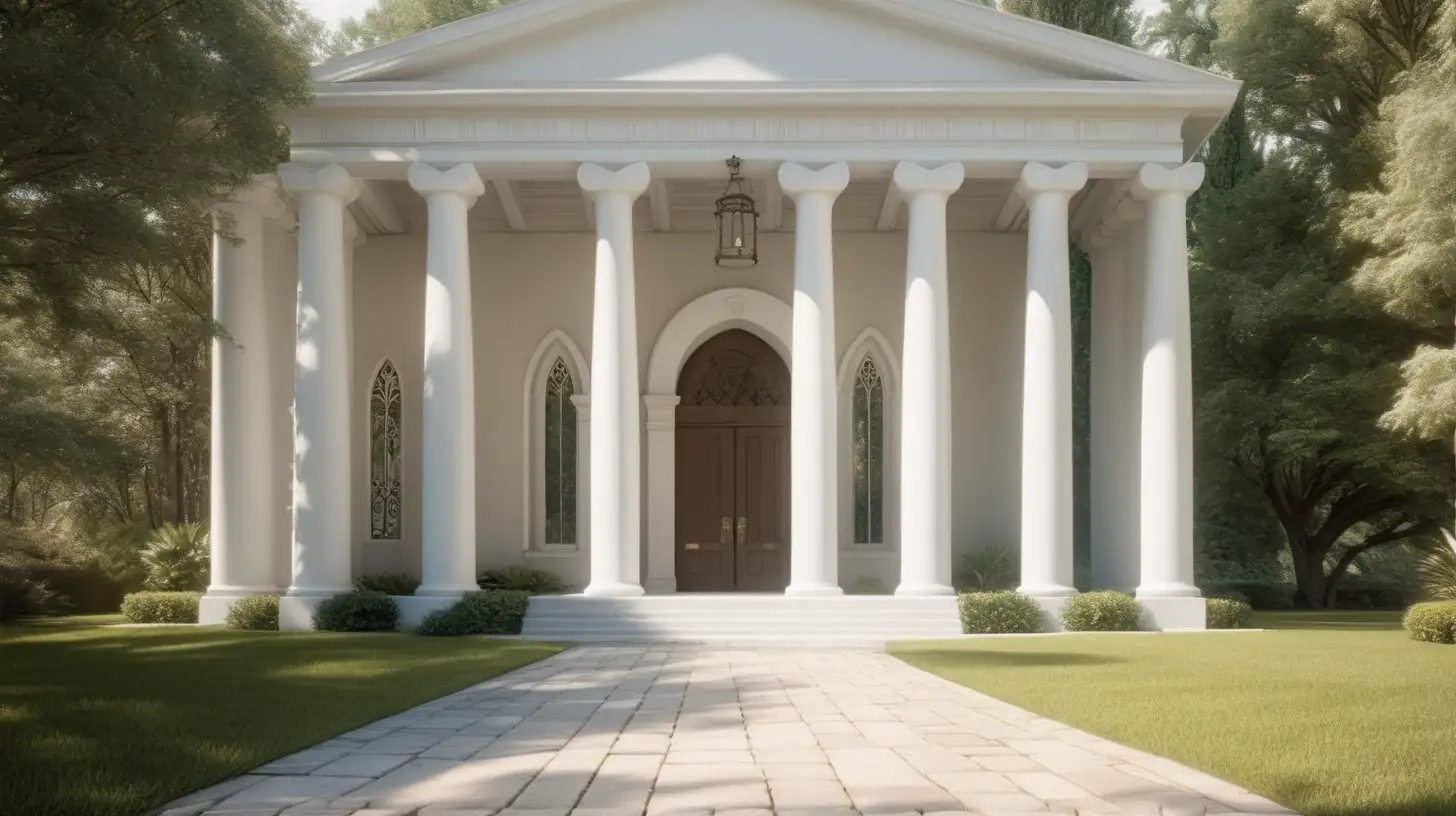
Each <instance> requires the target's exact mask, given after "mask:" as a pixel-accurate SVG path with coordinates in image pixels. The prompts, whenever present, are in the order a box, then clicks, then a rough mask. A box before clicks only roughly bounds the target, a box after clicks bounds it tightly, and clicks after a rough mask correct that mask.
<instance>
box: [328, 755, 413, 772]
mask: <svg viewBox="0 0 1456 816" xmlns="http://www.w3.org/2000/svg"><path fill="white" fill-rule="evenodd" d="M408 761H409V757H407V756H398V755H396V754H349V755H348V756H344V757H340V758H339V759H336V760H334V761H333V762H330V763H329V764H327V765H325V766H323V767H322V768H319V769H318V770H316V771H314V772H313V775H314V776H368V777H374V778H378V777H381V776H384V775H385V774H387V773H389V772H390V771H392V770H394V769H395V768H398V767H399V766H401V765H403V764H405V763H406V762H408Z"/></svg>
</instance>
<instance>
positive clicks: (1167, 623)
mask: <svg viewBox="0 0 1456 816" xmlns="http://www.w3.org/2000/svg"><path fill="white" fill-rule="evenodd" d="M1137 600H1138V605H1139V606H1141V607H1142V608H1143V617H1142V628H1143V629H1147V630H1149V631H1153V632H1173V631H1180V630H1181V631H1202V630H1204V629H1207V628H1208V606H1207V604H1208V602H1207V601H1206V600H1205V599H1203V598H1147V597H1144V596H1143V595H1142V594H1141V593H1139V594H1138V599H1137Z"/></svg>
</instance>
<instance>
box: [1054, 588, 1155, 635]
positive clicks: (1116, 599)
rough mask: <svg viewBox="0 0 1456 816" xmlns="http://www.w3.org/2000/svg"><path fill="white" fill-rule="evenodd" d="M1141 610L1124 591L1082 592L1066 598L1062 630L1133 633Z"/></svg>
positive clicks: (1140, 618)
mask: <svg viewBox="0 0 1456 816" xmlns="http://www.w3.org/2000/svg"><path fill="white" fill-rule="evenodd" d="M1142 617H1143V608H1142V607H1141V606H1139V605H1138V602H1137V600H1136V599H1135V598H1133V597H1132V596H1131V595H1128V594H1127V593H1126V592H1112V591H1103V592H1086V593H1083V594H1081V595H1077V596H1074V597H1071V598H1068V599H1067V603H1066V605H1065V606H1063V607H1062V627H1063V628H1065V629H1066V630H1067V631H1069V632H1136V631H1137V630H1138V628H1139V624H1140V622H1141V621H1142Z"/></svg>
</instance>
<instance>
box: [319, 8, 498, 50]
mask: <svg viewBox="0 0 1456 816" xmlns="http://www.w3.org/2000/svg"><path fill="white" fill-rule="evenodd" d="M510 1H511V0H379V2H378V3H376V4H375V6H374V8H372V9H370V10H369V11H366V12H365V13H364V16H363V17H359V18H356V19H349V20H345V21H343V22H342V23H341V24H340V25H339V36H338V37H337V38H336V39H335V40H334V42H333V43H332V44H331V46H330V48H331V50H332V51H333V52H334V53H336V54H347V53H352V52H354V51H362V50H363V49H365V48H373V47H374V46H376V45H383V44H384V43H387V42H393V41H394V40H398V39H402V38H404V37H408V36H410V35H411V34H418V33H419V32H421V31H427V30H429V29H431V28H435V27H436V26H442V25H445V24H446V23H453V22H455V21H456V20H463V19H465V18H466V17H473V16H475V15H477V14H484V13H485V12H487V11H491V10H492V9H496V8H499V7H500V6H503V5H505V4H506V3H509V2H510Z"/></svg>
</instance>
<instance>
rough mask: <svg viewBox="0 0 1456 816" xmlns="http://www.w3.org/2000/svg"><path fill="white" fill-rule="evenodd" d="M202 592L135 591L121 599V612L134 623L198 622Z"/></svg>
mask: <svg viewBox="0 0 1456 816" xmlns="http://www.w3.org/2000/svg"><path fill="white" fill-rule="evenodd" d="M200 603H202V593H200V592H133V593H131V594H130V595H128V596H126V597H125V598H122V599H121V614H122V615H124V616H125V617H126V619H127V620H128V621H131V622H132V623H197V607H198V605H199V604H200Z"/></svg>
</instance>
